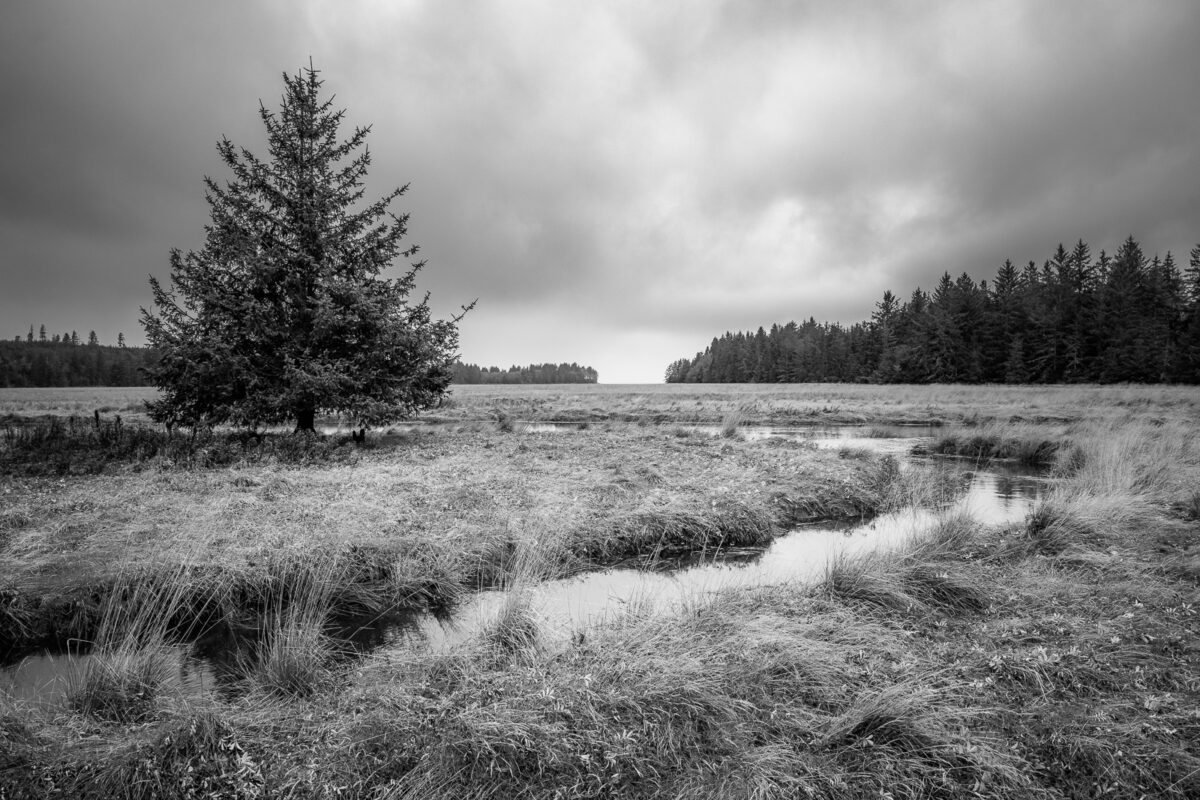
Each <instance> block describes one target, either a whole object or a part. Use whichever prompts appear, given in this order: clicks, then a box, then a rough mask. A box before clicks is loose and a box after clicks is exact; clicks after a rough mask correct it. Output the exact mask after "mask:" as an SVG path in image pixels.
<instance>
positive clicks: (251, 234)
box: [142, 65, 466, 431]
mask: <svg viewBox="0 0 1200 800" xmlns="http://www.w3.org/2000/svg"><path fill="white" fill-rule="evenodd" d="M283 80H284V87H285V88H284V95H283V100H282V105H281V108H280V111H279V113H275V112H272V111H269V110H267V108H266V107H265V106H262V105H261V104H260V108H259V116H260V117H261V119H262V122H263V125H264V126H265V127H266V132H267V143H268V151H269V154H270V157H269V159H268V160H266V161H261V160H259V159H258V158H257V157H255V156H254V155H253V154H252V153H250V152H249V151H248V150H245V149H242V148H237V147H235V146H234V144H233V143H232V142H231V141H229V140H228V139H222V141H221V142H219V143H218V145H217V152H218V154H219V155H220V157H221V160H222V161H223V162H224V163H225V165H226V166H227V167H228V168H229V169H230V170H231V171H232V173H233V179H232V180H231V181H229V182H228V183H227V184H226V185H225V186H220V185H218V184H217V182H216V181H214V180H212V179H206V180H205V183H206V186H207V193H206V196H207V200H208V204H209V207H210V213H211V223H210V224H209V225H208V226H207V227H206V233H207V236H206V240H205V244H204V247H203V248H202V249H201V250H199V251H198V252H197V251H193V252H189V253H187V254H183V253H181V252H180V251H179V250H174V251H172V253H171V285H172V289H171V290H170V291H168V290H167V289H166V288H164V287H163V286H162V285H160V283H159V282H158V280H157V279H155V278H153V277H152V278H151V279H150V285H151V289H152V291H153V294H154V306H155V311H154V312H150V311H147V310H145V309H143V310H142V324H143V325H144V326H145V328H146V335H147V339H148V340H149V342H150V344H151V346H152V347H154V348H156V349H158V351H159V352H160V354H161V356H160V360H159V362H158V364H157V366H155V367H153V368H151V370H150V375H151V377H152V379H153V381H154V383H155V384H156V385H157V386H158V387H159V388H160V390H161V393H162V394H161V399H159V400H158V401H156V402H154V403H151V404H150V413H151V416H152V417H153V418H154V419H156V420H159V421H164V422H168V423H180V424H187V425H197V424H215V423H224V422H228V423H233V424H236V425H244V426H257V425H259V424H271V423H279V422H284V421H286V420H294V421H295V426H296V430H297V431H311V430H313V423H314V417H315V415H316V414H317V413H318V412H319V411H324V412H329V413H340V414H344V415H346V416H348V417H349V418H351V419H353V420H355V421H357V422H361V423H365V424H375V423H382V422H386V421H389V420H393V419H398V418H403V417H406V416H409V415H411V414H413V413H415V412H417V411H419V410H421V409H425V408H429V407H430V406H432V405H433V404H435V403H437V402H438V401H439V400H440V399H441V397H442V396H443V395H444V394H445V392H446V390H447V387H448V385H449V383H450V378H451V370H450V367H451V364H452V363H453V361H454V359H455V355H456V354H455V349H456V348H457V343H458V331H457V327H456V323H457V322H458V320H459V319H461V316H460V317H455V318H453V319H451V320H449V321H445V320H438V321H435V320H433V319H432V317H431V314H430V310H429V306H428V295H426V296H425V298H424V299H423V300H421V301H420V302H419V303H414V302H412V301H410V299H409V295H410V293H411V292H412V291H413V289H414V288H415V278H416V274H417V271H418V270H420V269H421V267H422V266H423V263H424V262H415V263H413V264H412V265H411V267H410V268H409V269H408V271H407V272H406V273H405V274H404V275H403V276H402V277H400V278H398V279H395V280H389V279H383V278H380V277H379V273H380V272H381V271H382V270H384V269H385V268H387V267H388V266H389V265H391V263H392V262H393V260H394V259H396V258H397V257H403V258H405V259H409V258H412V257H413V256H414V255H415V254H416V252H417V248H416V247H408V248H407V249H404V248H402V245H401V240H402V239H403V237H404V235H405V233H406V228H407V221H408V215H407V214H404V215H400V216H395V215H393V214H391V213H390V212H389V207H390V205H391V203H392V201H394V200H395V199H397V198H399V197H400V196H401V195H403V194H404V192H405V190H406V189H407V187H403V188H400V189H396V190H395V191H393V192H392V193H390V194H388V195H387V196H385V197H383V198H382V199H380V200H377V201H375V202H373V203H370V204H369V205H366V206H365V207H357V203H358V201H359V200H360V198H361V197H362V195H363V188H362V184H363V179H364V177H365V175H366V172H367V167H368V165H369V164H370V154H369V152H368V151H367V150H366V149H365V147H364V142H365V139H366V136H367V133H368V131H369V128H357V129H356V130H355V131H354V132H353V134H352V135H351V136H350V137H349V138H348V139H345V140H339V134H338V129H339V126H340V125H341V122H342V118H343V116H344V113H345V112H344V111H334V110H333V109H332V101H331V100H322V99H320V96H319V94H320V92H319V90H320V87H321V85H322V81H320V80H319V79H318V73H317V70H315V69H313V68H312V67H311V65H310V66H309V68H308V69H306V70H304V71H303V72H301V73H300V74H297V75H295V76H289V75H286V74H285V75H284V76H283ZM465 311H466V309H464V313H465Z"/></svg>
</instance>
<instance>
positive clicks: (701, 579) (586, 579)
mask: <svg viewBox="0 0 1200 800" xmlns="http://www.w3.org/2000/svg"><path fill="white" fill-rule="evenodd" d="M564 430H567V428H565V427H564V428H547V429H545V430H541V431H539V432H544V433H553V432H562V431H564ZM695 431H696V432H697V433H699V434H711V435H717V434H718V433H719V430H718V429H717V428H715V427H714V428H696V429H695ZM933 433H934V431H933V429H913V428H897V429H896V430H891V429H881V428H879V427H872V428H855V427H840V428H754V427H743V428H741V429H739V434H740V435H741V436H743V437H744V438H746V439H751V440H753V439H761V438H767V437H780V438H788V439H795V440H802V441H807V442H811V443H812V444H813V446H816V447H829V448H852V449H866V450H870V451H872V452H874V453H880V454H891V455H896V456H898V457H901V464H902V466H903V467H908V466H911V464H912V463H914V459H912V458H909V457H907V456H906V455H905V454H907V453H908V452H910V451H911V450H912V448H913V446H914V445H916V444H918V443H920V442H922V441H925V440H926V439H927V437H929V436H931V435H933ZM951 463H953V464H955V468H958V469H962V470H964V472H965V473H966V477H967V479H968V485H967V489H966V491H965V492H964V493H963V495H962V496H961V497H960V498H959V499H958V500H957V501H956V502H955V503H954V505H953V506H952V507H951V508H948V509H941V510H936V511H935V510H930V509H907V510H904V511H900V512H897V513H894V514H887V515H883V516H880V517H876V518H874V519H872V520H870V521H868V522H865V523H861V524H857V525H848V524H822V525H814V526H805V527H802V528H798V529H796V530H794V531H791V532H790V533H788V534H785V535H784V536H781V537H779V538H777V539H775V540H774V541H773V542H771V543H770V544H769V545H767V546H765V547H759V548H741V549H733V550H726V551H722V552H720V553H717V554H711V553H710V554H701V555H693V556H690V557H688V558H684V559H677V560H670V561H657V562H654V563H644V564H634V565H630V566H622V567H618V568H611V569H605V570H600V571H594V572H587V573H583V574H580V575H576V576H573V577H569V578H563V579H559V580H552V581H546V582H543V583H539V584H537V585H536V586H531V587H529V588H528V589H527V590H526V591H527V592H529V599H530V601H531V603H532V609H533V612H534V615H535V617H536V618H537V620H538V622H539V632H540V634H541V636H542V637H543V639H544V640H547V641H553V640H556V639H567V638H568V637H570V636H571V635H572V634H573V633H576V632H578V631H581V630H583V629H585V628H587V627H588V626H589V625H594V624H596V623H597V622H602V621H603V620H604V619H605V618H607V617H611V616H613V615H616V614H620V613H621V612H622V611H624V610H625V609H626V608H628V607H629V606H630V605H636V606H637V607H638V608H639V609H642V610H644V609H646V608H647V607H649V608H654V609H662V610H667V609H670V608H672V607H675V606H678V605H679V604H681V603H684V602H687V601H689V600H695V599H700V598H703V596H704V595H705V594H706V593H709V592H713V591H717V590H720V589H726V588H730V587H752V586H769V585H773V584H779V583H796V582H809V581H812V580H815V579H819V578H820V577H821V575H822V574H823V572H824V570H825V568H826V565H827V564H828V563H829V562H830V560H832V559H834V558H837V557H839V556H843V555H855V554H862V553H867V552H871V551H885V550H889V549H893V548H895V547H897V546H899V545H901V544H902V543H903V542H904V541H906V540H907V539H908V538H910V537H912V536H913V535H916V534H919V533H920V532H921V531H923V530H926V529H928V528H929V527H930V526H931V525H932V524H934V523H935V522H936V521H937V519H938V517H939V514H945V513H947V512H949V513H955V512H959V511H965V512H969V513H970V514H971V515H972V516H973V517H974V518H975V519H976V520H978V521H979V522H981V523H985V524H1005V523H1009V522H1017V521H1020V520H1021V519H1023V518H1024V517H1025V516H1026V515H1027V514H1028V513H1029V510H1030V509H1031V508H1032V506H1033V504H1034V503H1035V502H1036V500H1037V499H1038V498H1039V497H1040V496H1041V495H1042V493H1043V492H1044V491H1045V490H1046V486H1047V484H1046V482H1045V480H1044V479H1041V478H1039V477H1038V476H1037V475H1036V474H1035V473H1033V472H1032V471H1030V470H1027V469H1020V468H1015V467H1008V466H1004V465H996V464H992V465H988V466H987V468H986V469H983V468H974V467H973V465H971V464H968V463H959V462H951ZM506 596H507V595H506V594H505V593H504V592H501V591H492V590H487V591H481V592H478V593H476V594H474V595H472V596H471V597H470V599H468V600H467V601H465V602H464V603H462V604H460V605H459V606H457V607H456V608H455V609H454V611H453V613H452V614H450V615H445V614H442V615H434V614H431V613H426V612H419V613H413V614H408V615H403V616H398V617H396V616H393V617H389V618H387V619H376V618H361V619H354V618H342V619H338V620H335V621H334V624H335V626H336V629H337V633H338V637H339V639H340V640H342V641H343V642H344V643H345V647H346V650H347V652H350V653H364V652H372V651H382V652H388V651H389V650H397V649H403V650H410V649H413V648H419V649H431V650H441V649H444V648H447V647H452V646H454V645H456V644H458V643H461V642H464V641H467V640H469V639H471V638H472V637H474V636H476V635H477V634H478V633H479V631H480V630H481V629H482V628H483V627H485V626H486V625H487V624H488V623H489V622H490V621H491V620H492V619H494V618H495V615H496V614H497V613H498V612H499V610H500V608H501V606H502V604H503V603H504V601H505V598H506ZM83 650H84V648H80V649H79V650H77V651H76V652H67V653H61V652H58V653H49V652H47V653H42V654H38V655H33V656H29V657H27V658H25V659H23V660H22V661H20V662H19V663H17V664H11V665H8V666H6V667H3V668H0V694H4V695H8V696H9V697H11V698H15V699H19V700H21V701H24V702H29V703H58V702H61V700H62V698H63V696H64V695H65V694H66V693H67V692H69V691H70V688H71V687H72V686H76V685H79V683H80V682H81V681H82V678H83V675H84V671H85V670H86V669H87V665H88V662H89V660H90V659H91V656H90V655H88V654H87V653H86V652H84V651H83ZM168 655H169V660H170V662H171V663H172V664H173V667H172V671H173V675H172V678H171V679H170V680H169V681H168V686H167V687H165V690H166V691H173V692H177V693H180V694H183V695H187V696H197V695H203V694H210V693H219V692H228V691H231V688H230V687H231V686H232V685H233V684H234V683H235V682H236V677H235V676H236V674H237V670H236V664H235V657H236V653H234V652H231V651H230V650H229V649H228V648H227V647H223V646H222V643H221V642H219V641H218V642H209V643H204V644H203V645H201V646H197V645H178V646H174V647H172V648H171V649H170V652H169V654H168Z"/></svg>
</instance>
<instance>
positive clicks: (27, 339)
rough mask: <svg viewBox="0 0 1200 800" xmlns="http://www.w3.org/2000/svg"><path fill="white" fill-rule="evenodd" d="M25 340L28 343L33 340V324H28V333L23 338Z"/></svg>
mask: <svg viewBox="0 0 1200 800" xmlns="http://www.w3.org/2000/svg"><path fill="white" fill-rule="evenodd" d="M25 341H27V342H30V343H32V342H33V326H32V325H30V326H29V335H28V336H27V337H26V338H25Z"/></svg>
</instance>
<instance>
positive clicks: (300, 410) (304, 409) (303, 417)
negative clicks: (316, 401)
mask: <svg viewBox="0 0 1200 800" xmlns="http://www.w3.org/2000/svg"><path fill="white" fill-rule="evenodd" d="M316 415H317V410H316V408H314V407H313V404H312V402H311V401H308V402H303V403H300V404H299V405H297V406H296V433H301V432H304V431H308V432H309V433H315V432H316V429H315V428H314V427H313V420H314V419H315V418H316Z"/></svg>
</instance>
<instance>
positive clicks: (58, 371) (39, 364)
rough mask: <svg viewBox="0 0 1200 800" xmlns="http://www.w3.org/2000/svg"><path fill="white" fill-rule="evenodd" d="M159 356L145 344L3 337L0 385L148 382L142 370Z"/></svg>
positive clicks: (144, 383)
mask: <svg viewBox="0 0 1200 800" xmlns="http://www.w3.org/2000/svg"><path fill="white" fill-rule="evenodd" d="M156 358H157V354H156V353H155V352H154V351H153V350H150V349H148V348H145V347H107V346H105V345H101V344H88V345H80V344H72V343H71V342H63V341H61V340H60V341H58V342H53V341H47V342H32V341H26V340H21V339H19V338H18V340H14V341H0V387H4V388H21V387H28V386H148V385H149V381H148V379H147V378H146V376H145V374H144V372H143V370H144V369H145V368H146V367H148V366H150V365H151V364H153V363H154V361H155V359H156Z"/></svg>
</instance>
